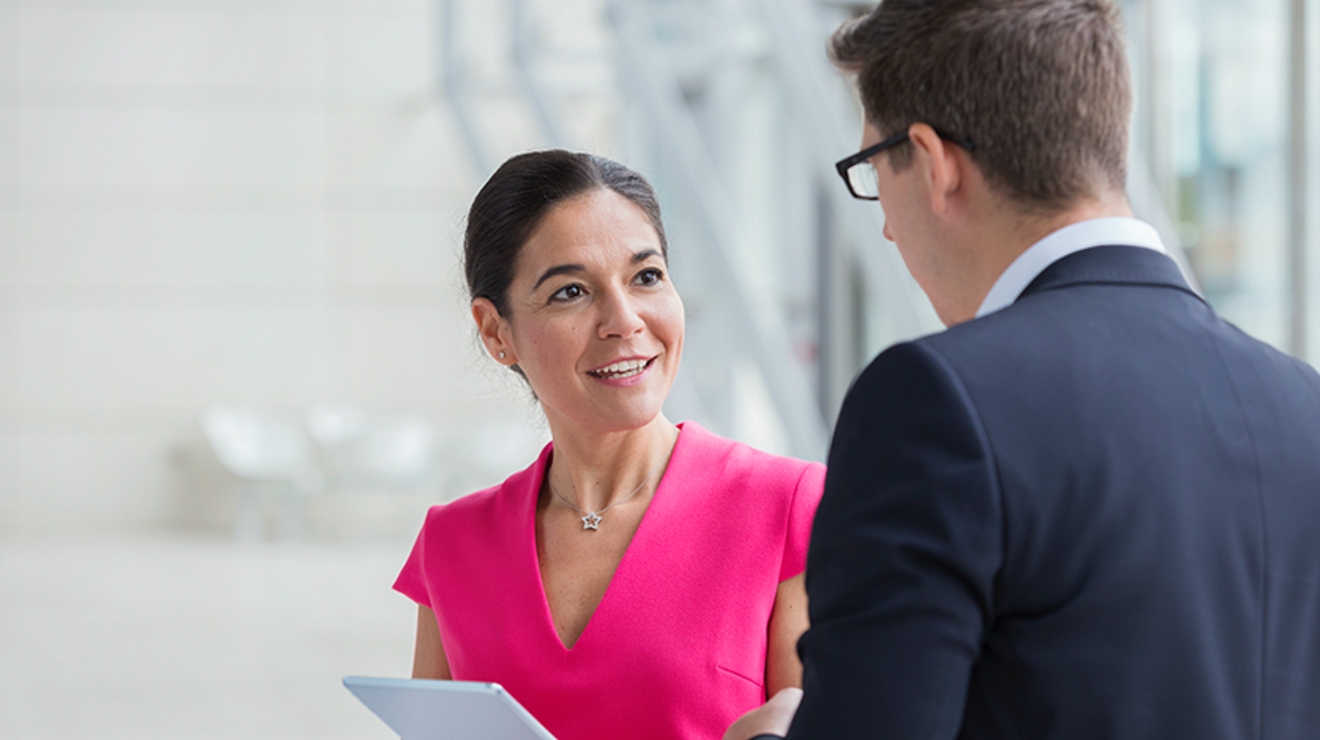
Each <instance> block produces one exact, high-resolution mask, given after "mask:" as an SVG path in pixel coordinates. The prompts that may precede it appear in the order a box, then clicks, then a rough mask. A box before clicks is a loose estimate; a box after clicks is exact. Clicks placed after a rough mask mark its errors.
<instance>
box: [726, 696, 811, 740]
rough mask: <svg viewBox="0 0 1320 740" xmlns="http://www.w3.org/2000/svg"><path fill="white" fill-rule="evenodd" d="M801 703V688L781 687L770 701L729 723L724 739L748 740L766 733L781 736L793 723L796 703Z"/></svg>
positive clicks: (785, 733) (786, 732)
mask: <svg viewBox="0 0 1320 740" xmlns="http://www.w3.org/2000/svg"><path fill="white" fill-rule="evenodd" d="M801 703H802V689H794V688H788V689H783V690H781V691H780V692H779V693H777V694H775V695H774V696H772V697H770V701H768V702H766V703H765V704H762V705H761V706H759V707H757V708H756V709H753V710H752V711H750V712H748V713H747V714H744V715H743V716H741V717H739V718H738V721H736V722H734V723H733V724H731V725H729V729H728V730H726V731H725V732H724V740H749V738H753V737H756V736H757V735H764V734H766V733H769V734H771V735H779V736H781V737H782V736H784V735H787V734H788V726H789V725H791V724H793V715H794V714H797V708H798V704H801Z"/></svg>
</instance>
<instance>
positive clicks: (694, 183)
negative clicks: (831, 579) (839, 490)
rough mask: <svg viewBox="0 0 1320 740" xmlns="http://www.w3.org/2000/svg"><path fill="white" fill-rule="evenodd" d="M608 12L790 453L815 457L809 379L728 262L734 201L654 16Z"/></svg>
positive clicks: (635, 7) (631, 10) (620, 6)
mask: <svg viewBox="0 0 1320 740" xmlns="http://www.w3.org/2000/svg"><path fill="white" fill-rule="evenodd" d="M609 19H610V23H611V25H612V26H613V27H614V31H615V33H616V34H617V35H618V38H619V44H618V47H619V49H620V52H621V54H622V56H623V58H624V59H625V61H626V63H627V64H628V66H630V67H631V68H632V69H633V71H634V73H635V74H634V77H635V78H636V80H637V82H638V85H637V90H638V92H640V93H641V95H640V98H641V102H642V103H643V104H644V105H645V106H646V108H647V112H648V114H649V116H650V117H651V118H652V119H653V120H654V121H655V123H656V130H657V131H658V132H660V134H661V136H662V138H663V139H664V142H665V144H667V145H668V148H669V149H670V150H672V154H673V164H674V165H676V166H677V169H678V170H679V172H681V173H682V176H683V179H684V182H685V184H686V185H687V187H688V188H689V189H690V191H691V193H692V194H693V196H694V198H693V200H694V202H695V205H696V212H697V221H698V222H699V226H700V228H701V229H702V231H703V232H704V233H705V236H706V238H707V241H708V243H709V244H710V246H711V252H712V254H713V255H714V256H715V263H716V265H717V267H718V268H719V269H720V272H721V278H723V280H724V284H725V285H727V286H728V287H729V288H730V289H731V290H730V294H731V297H732V299H733V300H732V302H733V304H734V305H735V306H736V308H737V314H736V317H735V318H736V320H737V321H738V322H739V324H740V325H741V326H742V327H743V328H744V330H745V331H743V332H742V334H743V335H744V336H746V338H747V339H748V340H749V342H750V344H751V349H752V353H753V355H754V356H755V358H756V360H757V364H758V366H759V367H760V369H761V371H762V373H763V374H764V376H765V380H766V384H767V385H768V386H769V390H770V395H771V397H772V399H773V401H774V403H775V405H776V408H777V410H778V411H779V414H780V418H781V419H782V420H783V422H784V427H785V431H786V433H787V434H788V437H789V441H790V444H791V446H792V450H793V454H795V455H797V456H799V457H804V458H808V459H815V460H820V459H823V457H824V453H825V448H826V441H827V430H826V426H825V421H824V418H823V417H822V415H821V414H820V410H819V409H818V408H816V406H815V403H814V401H813V400H812V398H813V393H812V387H811V383H810V381H809V379H808V377H807V374H806V372H805V370H804V369H803V368H802V367H801V365H800V364H799V363H798V362H797V360H796V359H795V358H794V354H793V351H792V348H791V346H790V344H789V341H788V336H789V334H788V331H787V329H786V327H785V326H784V324H783V321H782V320H781V319H780V318H779V313H778V311H777V310H776V309H775V307H774V306H773V305H770V303H769V301H768V296H767V295H766V294H765V293H764V292H763V291H758V290H755V289H754V288H753V287H752V286H750V285H748V284H747V279H746V277H745V275H744V273H743V271H741V270H738V269H735V267H734V264H733V257H732V252H733V245H734V244H735V243H736V239H735V237H734V234H736V233H739V229H738V228H737V226H736V224H735V223H734V219H735V218H736V216H735V214H736V212H737V211H736V209H735V208H734V207H733V205H732V199H731V198H730V197H729V194H728V190H727V189H726V188H725V186H724V183H723V181H722V179H721V177H720V176H719V173H718V172H717V171H716V170H715V167H714V166H713V164H712V163H713V159H712V157H711V156H710V152H709V150H708V149H707V147H706V144H705V142H704V140H703V139H702V136H701V133H700V130H699V128H698V126H697V123H696V121H695V120H694V119H693V116H692V114H691V112H690V111H689V110H688V109H687V108H686V106H684V105H683V103H682V90H681V88H680V86H679V82H678V77H677V75H676V74H675V72H674V69H673V67H672V66H670V64H669V62H668V59H667V57H666V55H665V54H664V51H663V50H662V49H661V48H659V45H658V43H657V42H656V41H655V40H654V39H653V38H652V37H651V35H650V33H649V30H650V29H651V28H653V27H654V24H653V23H652V22H651V20H650V19H649V17H648V14H647V11H646V9H645V8H643V7H641V4H640V3H638V2H636V1H635V0H611V2H610V3H609Z"/></svg>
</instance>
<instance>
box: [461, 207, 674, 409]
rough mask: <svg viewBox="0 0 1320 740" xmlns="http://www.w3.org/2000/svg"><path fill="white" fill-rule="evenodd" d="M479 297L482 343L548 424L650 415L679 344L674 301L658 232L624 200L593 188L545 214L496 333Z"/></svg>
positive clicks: (667, 383)
mask: <svg viewBox="0 0 1320 740" xmlns="http://www.w3.org/2000/svg"><path fill="white" fill-rule="evenodd" d="M481 301H482V299H478V300H477V301H476V302H474V305H473V312H474V315H476V316H477V321H478V325H479V326H480V327H481V328H482V339H483V341H484V342H485V343H486V346H487V348H488V349H490V350H491V353H492V354H493V355H495V356H496V357H498V356H499V353H500V352H504V353H505V357H504V358H502V359H501V360H500V361H501V362H503V363H505V364H513V363H517V364H518V366H519V367H520V368H522V371H523V373H524V374H525V375H526V376H527V381H528V382H529V383H530V384H531V386H532V390H534V391H535V392H536V395H537V397H538V398H539V399H540V401H541V404H542V406H543V407H544V408H545V412H546V416H547V417H549V419H550V421H551V422H552V424H553V423H554V422H555V421H556V420H557V418H559V419H564V420H569V421H571V422H574V423H576V424H578V425H581V426H583V427H587V428H590V429H593V430H598V431H625V430H629V429H636V428H639V427H641V426H643V425H645V424H647V423H649V422H651V421H652V420H653V419H655V418H656V417H657V416H658V415H659V414H660V409H661V406H662V405H663V404H664V401H665V398H666V397H667V396H668V395H669V389H670V387H671V386H672V385H673V382H674V376H675V374H676V373H677V372H678V364H679V359H680V358H681V356H682V353H683V324H684V316H683V302H682V301H681V300H680V299H679V297H678V292H677V291H675V290H674V285H673V283H671V282H670V280H669V268H668V265H667V264H666V263H665V259H664V256H663V255H662V254H661V251H660V237H659V236H658V235H657V234H656V231H655V229H654V228H652V226H651V222H650V220H649V219H648V218H647V216H646V213H645V212H643V211H642V209H641V208H639V207H638V206H636V205H635V204H633V203H632V202H631V201H629V200H628V199H627V198H625V197H623V196H621V195H619V194H618V193H615V192H614V191H612V190H608V189H601V190H593V191H591V192H589V193H586V194H583V195H581V196H578V197H576V198H573V199H571V200H568V201H564V202H563V203H560V204H559V205H557V206H555V207H554V208H553V209H552V210H551V211H550V212H549V213H548V214H546V216H545V217H544V219H543V220H542V221H541V223H540V224H539V225H538V226H537V227H536V229H535V230H534V231H533V232H532V234H531V236H530V237H529V238H528V239H527V242H526V243H525V244H524V245H523V247H522V251H521V252H520V253H519V255H518V261H517V264H516V265H515V270H514V279H513V282H512V283H511V284H510V286H509V292H508V314H509V315H507V316H498V318H497V319H496V320H495V321H494V322H493V323H494V324H495V326H493V327H492V328H494V329H495V331H494V332H493V334H494V336H491V334H492V332H490V331H488V328H487V327H488V326H490V324H491V323H492V322H490V321H483V319H482V316H481V314H482V310H481V309H480V308H479V307H478V305H477V304H478V303H480V302H481ZM485 303H487V304H489V301H486V302H485ZM493 308H494V307H493V306H490V307H489V309H488V310H487V311H486V313H487V314H489V313H493ZM492 340H494V341H492Z"/></svg>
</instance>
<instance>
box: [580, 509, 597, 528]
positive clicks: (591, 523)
mask: <svg viewBox="0 0 1320 740" xmlns="http://www.w3.org/2000/svg"><path fill="white" fill-rule="evenodd" d="M582 529H584V530H587V529H600V515H599V514H597V513H596V512H594V511H589V512H587V515H586V516H584V517H582Z"/></svg>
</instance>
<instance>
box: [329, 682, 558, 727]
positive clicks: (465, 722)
mask: <svg viewBox="0 0 1320 740" xmlns="http://www.w3.org/2000/svg"><path fill="white" fill-rule="evenodd" d="M344 686H345V687H347V688H348V690H349V691H352V692H353V695H354V696H356V697H357V698H358V699H361V700H362V703H363V704H366V705H367V708H368V709H370V710H371V711H372V712H375V713H376V716H377V717H380V718H381V719H382V720H384V721H385V724H387V725H389V726H390V729H392V730H394V731H395V732H396V733H398V735H399V737H400V738H401V740H555V736H554V735H551V734H550V733H549V732H548V731H547V730H546V729H545V728H544V727H542V726H541V723H540V722H537V721H536V718H535V717H533V716H532V714H531V712H528V711H527V710H526V709H523V707H522V705H521V704H519V703H518V702H517V701H515V700H514V698H513V697H512V696H511V695H510V694H509V692H507V691H505V690H504V687H502V686H500V685H499V684H497V683H480V682H477V681H429V680H424V679H416V678H366V677H363V676H349V677H347V678H345V679H344Z"/></svg>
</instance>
